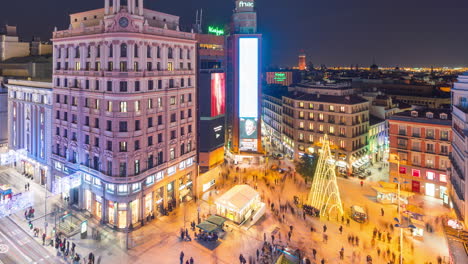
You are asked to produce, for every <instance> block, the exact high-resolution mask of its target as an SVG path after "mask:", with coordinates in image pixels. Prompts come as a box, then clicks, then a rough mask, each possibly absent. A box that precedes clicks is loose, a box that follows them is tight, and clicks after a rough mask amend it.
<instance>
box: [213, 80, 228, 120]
mask: <svg viewBox="0 0 468 264" xmlns="http://www.w3.org/2000/svg"><path fill="white" fill-rule="evenodd" d="M225 112H226V85H225V75H224V73H212V74H211V116H212V117H213V116H218V115H223V114H224V113H225Z"/></svg>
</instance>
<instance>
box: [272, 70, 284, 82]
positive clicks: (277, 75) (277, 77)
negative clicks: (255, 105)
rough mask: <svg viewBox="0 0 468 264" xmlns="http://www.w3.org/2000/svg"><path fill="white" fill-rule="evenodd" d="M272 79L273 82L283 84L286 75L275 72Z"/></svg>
mask: <svg viewBox="0 0 468 264" xmlns="http://www.w3.org/2000/svg"><path fill="white" fill-rule="evenodd" d="M273 79H274V80H275V81H277V82H284V81H286V79H287V77H286V73H284V72H275V77H273Z"/></svg>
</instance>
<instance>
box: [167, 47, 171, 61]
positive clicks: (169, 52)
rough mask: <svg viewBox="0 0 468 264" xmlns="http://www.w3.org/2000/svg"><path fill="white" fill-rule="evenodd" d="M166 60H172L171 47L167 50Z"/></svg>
mask: <svg viewBox="0 0 468 264" xmlns="http://www.w3.org/2000/svg"><path fill="white" fill-rule="evenodd" d="M167 58H168V59H172V48H171V47H169V48H167Z"/></svg>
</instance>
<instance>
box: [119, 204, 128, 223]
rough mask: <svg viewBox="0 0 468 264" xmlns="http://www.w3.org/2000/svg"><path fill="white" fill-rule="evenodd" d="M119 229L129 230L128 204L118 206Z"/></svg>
mask: <svg viewBox="0 0 468 264" xmlns="http://www.w3.org/2000/svg"><path fill="white" fill-rule="evenodd" d="M118 209H119V211H118V214H117V217H118V219H117V220H118V221H119V222H118V223H119V225H118V227H119V228H127V204H126V203H119V204H118Z"/></svg>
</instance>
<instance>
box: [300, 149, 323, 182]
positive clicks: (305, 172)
mask: <svg viewBox="0 0 468 264" xmlns="http://www.w3.org/2000/svg"><path fill="white" fill-rule="evenodd" d="M318 159H319V155H318V154H314V155H313V156H309V155H307V154H304V155H302V157H301V158H300V159H299V160H298V161H296V162H295V163H296V171H297V172H298V173H299V174H301V175H302V177H303V178H304V180H305V182H306V183H308V182H309V181H310V182H311V181H312V180H313V179H314V174H315V169H316V168H317V161H318Z"/></svg>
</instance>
